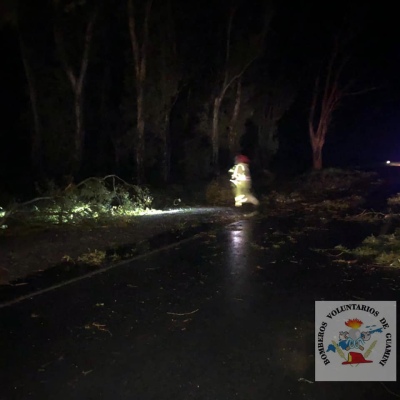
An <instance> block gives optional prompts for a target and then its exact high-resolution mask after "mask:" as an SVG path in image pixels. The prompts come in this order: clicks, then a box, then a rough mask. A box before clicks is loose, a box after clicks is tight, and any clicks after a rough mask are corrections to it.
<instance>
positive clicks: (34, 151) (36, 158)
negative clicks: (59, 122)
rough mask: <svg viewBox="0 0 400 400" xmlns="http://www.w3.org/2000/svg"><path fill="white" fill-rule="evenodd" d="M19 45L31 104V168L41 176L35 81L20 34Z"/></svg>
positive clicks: (41, 141)
mask: <svg viewBox="0 0 400 400" xmlns="http://www.w3.org/2000/svg"><path fill="white" fill-rule="evenodd" d="M19 44H20V50H21V57H22V62H23V65H24V70H25V76H26V80H27V83H28V90H29V100H30V103H31V110H32V116H33V130H32V140H31V160H32V166H33V168H34V170H36V171H37V172H38V173H39V174H41V173H42V172H43V164H42V162H43V158H42V156H43V154H42V151H43V149H42V144H43V139H42V127H41V123H40V117H39V107H38V101H37V92H36V85H35V79H34V76H33V71H32V69H31V67H30V64H29V59H28V51H27V49H26V46H25V43H24V42H23V39H22V36H21V33H20V34H19Z"/></svg>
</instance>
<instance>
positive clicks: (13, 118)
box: [0, 1, 400, 181]
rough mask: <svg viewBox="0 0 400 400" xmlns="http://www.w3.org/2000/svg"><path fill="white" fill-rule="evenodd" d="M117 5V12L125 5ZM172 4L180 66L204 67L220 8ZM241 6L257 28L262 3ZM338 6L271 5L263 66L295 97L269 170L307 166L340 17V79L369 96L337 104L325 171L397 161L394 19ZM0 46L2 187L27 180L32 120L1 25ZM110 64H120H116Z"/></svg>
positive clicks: (382, 10) (398, 49)
mask: <svg viewBox="0 0 400 400" xmlns="http://www.w3.org/2000/svg"><path fill="white" fill-rule="evenodd" d="M156 2H157V1H155V3H156ZM117 3H118V4H119V6H120V7H121V4H122V3H123V2H116V4H117ZM173 4H174V10H175V18H176V20H177V21H178V22H179V26H180V31H179V32H180V35H181V37H180V39H179V40H180V45H181V46H182V48H183V49H184V50H185V51H186V54H187V58H186V60H190V63H193V64H199V63H202V62H205V60H207V58H208V57H211V56H212V51H210V50H209V47H208V44H209V43H210V41H212V40H213V37H215V34H216V32H218V31H220V30H221V29H223V27H224V22H220V21H219V19H220V16H221V10H223V9H224V7H223V5H222V4H224V2H212V1H196V2H193V3H190V4H189V2H184V1H175V2H173ZM246 4H247V5H242V8H241V10H242V16H243V19H242V23H243V24H257V22H258V16H259V12H260V6H262V5H263V2H262V1H258V2H256V1H254V2H247V3H246ZM343 4H345V5H343ZM343 4H339V3H337V2H330V3H326V2H321V3H320V5H319V6H315V5H314V4H311V2H308V3H307V4H304V2H299V1H280V2H277V4H276V5H275V14H274V17H273V19H272V22H271V26H270V31H269V33H268V36H267V41H266V46H265V47H266V48H265V54H264V55H263V57H265V58H266V59H268V60H269V64H270V65H271V67H270V68H271V71H273V72H274V73H276V74H279V72H281V71H284V75H285V76H286V79H287V80H288V81H289V82H290V83H291V84H293V86H294V87H296V88H297V94H296V98H295V101H294V103H293V105H292V106H291V108H290V109H289V111H288V112H287V113H286V114H285V115H284V117H283V118H282V120H281V121H280V122H279V125H278V129H279V140H280V150H279V152H278V154H277V155H276V157H275V158H274V160H273V162H272V166H271V168H280V167H282V166H290V168H291V169H293V170H296V169H298V170H299V172H300V171H302V170H304V169H305V168H309V167H310V166H311V150H310V144H309V139H308V131H307V123H308V121H307V117H308V112H309V107H310V101H311V93H312V83H313V80H314V79H315V78H314V76H315V71H317V70H318V65H319V63H320V62H321V60H323V59H325V58H326V57H327V56H328V55H329V49H330V43H331V42H330V39H329V38H330V37H331V33H332V32H335V30H336V29H338V25H339V21H341V18H342V16H344V15H346V16H348V20H349V21H351V22H350V23H349V24H348V26H351V27H352V28H354V31H355V32H357V34H356V39H355V40H354V43H353V44H352V45H351V47H350V49H351V56H352V57H351V60H350V64H349V65H350V66H349V69H348V71H347V72H346V73H348V74H349V76H351V77H356V78H357V79H356V81H355V83H354V89H355V90H363V89H366V88H375V89H374V90H371V91H370V92H366V93H364V94H361V95H357V96H350V97H347V98H345V99H344V100H343V102H342V104H341V106H340V109H339V110H337V111H336V112H335V114H334V118H333V122H332V126H331V128H330V130H329V132H328V135H327V141H326V144H325V147H324V164H325V166H336V165H348V164H350V165H357V164H365V163H368V162H371V161H373V162H374V161H384V160H386V159H393V160H394V159H398V160H399V159H400V140H399V130H400V117H399V112H398V110H400V81H399V71H400V68H399V67H400V59H399V54H400V41H399V34H398V32H397V31H398V28H397V26H398V23H397V21H396V18H397V17H396V12H395V11H394V9H393V8H392V7H389V6H386V7H385V3H382V2H379V3H376V4H375V5H365V4H362V5H359V6H352V5H351V3H350V2H347V3H343ZM0 12H3V13H4V10H0ZM123 22H125V21H123ZM117 26H118V27H119V29H120V30H122V31H123V30H127V27H126V26H123V24H121V23H120V22H119V23H118V25H117ZM39 29H40V28H39ZM43 29H45V28H43ZM189 30H190V34H189V33H188V32H189ZM121 43H122V41H119V42H118V41H116V42H115V43H113V44H112V46H113V47H114V46H115V47H116V48H115V49H113V51H114V53H115V54H123V53H124V51H126V49H125V50H122V49H121V50H120V51H119V49H118V46H120V45H121ZM0 46H1V48H2V50H3V57H2V62H1V63H0V84H1V92H0V96H1V104H2V107H1V125H2V128H1V133H0V140H1V148H0V158H1V161H0V166H1V170H2V173H1V176H2V179H3V180H4V179H6V180H14V179H15V180H22V181H24V180H27V179H28V177H29V168H30V167H29V145H30V142H29V136H30V133H29V126H30V118H31V117H30V114H29V98H28V95H27V87H26V79H25V77H24V72H23V67H22V63H21V58H20V52H19V47H18V38H17V35H16V33H15V29H13V28H12V27H9V26H7V25H5V24H3V26H2V29H1V30H0ZM128 50H129V48H128ZM115 63H116V64H118V60H117V59H116V60H115ZM313 74H314V75H313Z"/></svg>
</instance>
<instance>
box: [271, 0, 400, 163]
mask: <svg viewBox="0 0 400 400" xmlns="http://www.w3.org/2000/svg"><path fill="white" fill-rule="evenodd" d="M280 4H281V7H280V12H279V17H278V18H276V19H275V25H274V27H275V29H276V31H277V32H279V33H277V36H279V37H281V38H283V40H284V41H285V42H286V43H285V45H283V46H282V51H283V53H286V51H288V54H287V56H288V57H289V58H291V57H292V58H293V64H294V65H299V64H301V63H302V62H303V61H304V60H305V59H307V60H308V59H310V58H309V57H310V55H311V56H312V55H313V54H314V55H315V57H316V58H317V59H318V58H319V57H320V56H321V55H323V54H324V52H325V51H327V50H328V49H329V47H328V45H327V40H326V38H327V37H329V32H330V30H331V29H334V28H335V27H336V26H337V21H338V20H339V18H338V17H339V16H341V15H344V14H347V15H349V16H350V20H351V21H353V22H352V23H351V24H350V26H352V27H354V29H358V30H359V33H358V36H357V39H356V40H355V42H354V45H353V47H352V48H351V55H352V59H351V62H350V69H349V74H350V75H351V76H354V77H356V78H357V80H356V82H355V85H354V88H355V90H362V89H364V88H374V87H376V88H377V89H376V90H373V91H371V92H368V93H365V94H362V95H359V96H350V97H347V98H345V99H344V101H343V102H342V104H341V108H340V109H339V110H337V112H336V113H335V114H334V120H333V125H332V127H331V130H330V132H329V133H328V136H327V142H326V145H325V149H324V155H325V162H327V163H331V164H334V163H337V162H338V161H339V159H341V160H342V161H343V163H346V162H351V163H356V164H358V163H365V162H368V160H374V161H378V160H381V159H386V158H388V159H395V158H398V159H400V135H399V129H400V118H399V109H400V80H399V67H400V57H399V54H400V45H399V43H400V40H399V38H400V36H399V34H398V28H397V26H398V23H397V21H396V18H397V17H396V13H395V12H394V10H393V8H392V7H385V3H379V4H377V3H376V4H375V5H373V6H371V5H368V4H367V5H365V4H364V5H360V3H359V5H358V6H352V3H351V2H348V3H347V6H346V7H341V6H340V4H338V3H337V2H331V3H330V4H329V3H326V2H323V3H321V6H320V7H319V9H318V8H315V6H314V5H311V4H310V3H309V4H308V5H304V3H303V2H286V3H285V2H283V3H280ZM278 40H279V39H278ZM311 58H312V57H311ZM309 104H310V86H309V85H306V86H305V88H304V91H303V92H302V93H301V94H300V95H299V97H298V98H297V101H296V103H295V105H294V107H293V108H292V109H291V111H290V112H289V113H288V114H287V115H286V116H285V118H284V119H283V121H282V123H281V126H280V128H281V129H280V131H281V134H282V136H283V137H284V138H287V141H288V142H289V144H288V146H289V147H290V152H289V154H291V155H292V156H294V154H297V153H299V149H301V148H303V146H304V149H305V152H304V157H303V155H300V154H299V155H298V156H299V159H306V161H307V162H309V157H310V154H308V153H307V146H308V143H307V139H306V137H307V134H308V132H307V125H306V124H307V120H306V116H307V113H308V108H309ZM299 131H300V132H301V133H300V136H301V137H302V139H303V140H297V141H296V138H299V136H298V135H299ZM299 142H300V143H301V145H300V143H299ZM286 155H287V154H285V156H286Z"/></svg>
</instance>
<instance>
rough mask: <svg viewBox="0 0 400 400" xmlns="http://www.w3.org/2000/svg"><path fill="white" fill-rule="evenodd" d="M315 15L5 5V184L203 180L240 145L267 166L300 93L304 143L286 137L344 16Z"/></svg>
mask: <svg viewBox="0 0 400 400" xmlns="http://www.w3.org/2000/svg"><path fill="white" fill-rule="evenodd" d="M7 3H9V4H7ZM321 10H322V9H321ZM341 11H342V10H340V12H341ZM314 12H316V11H315V9H313V8H312V7H308V8H307V7H306V6H301V7H300V6H298V7H297V8H296V7H294V10H292V13H290V12H289V11H287V12H286V13H285V7H284V6H283V5H282V3H279V5H278V6H276V5H274V4H273V2H269V1H255V0H254V1H252V2H249V1H240V0H230V1H226V0H215V1H206V0H204V1H197V2H185V1H183V0H182V1H181V0H165V1H160V0H146V1H145V0H140V1H139V0H104V1H95V0H42V1H35V2H32V1H31V0H19V1H18V2H16V1H9V2H7V1H5V2H4V4H3V9H1V23H2V31H1V33H2V35H1V39H2V41H3V48H4V49H5V50H4V51H5V53H6V54H9V60H8V62H7V63H6V64H5V65H6V66H4V65H3V71H2V74H1V78H2V85H3V88H6V90H5V91H4V90H3V92H4V93H6V95H4V93H3V96H4V97H3V101H4V100H5V99H6V98H7V100H8V101H7V104H5V106H4V109H3V111H5V112H6V114H7V115H6V117H5V121H6V122H7V126H5V128H4V129H3V130H2V133H1V137H2V139H1V140H2V142H3V143H4V145H3V146H2V149H1V154H0V156H1V167H2V169H1V170H2V174H1V175H2V176H1V178H2V182H3V185H5V186H7V185H6V183H5V182H7V180H8V181H18V182H21V176H22V177H24V179H22V181H23V182H24V183H32V182H34V181H36V180H42V179H54V180H56V181H60V180H62V179H65V178H64V177H66V176H70V177H74V179H75V180H79V179H82V178H84V177H86V176H90V175H96V176H99V175H104V174H109V173H115V174H118V175H120V176H121V177H124V178H127V179H130V180H133V181H134V182H136V183H160V182H164V183H168V182H174V181H185V180H186V181H187V180H189V179H193V178H196V179H208V178H210V177H211V176H213V175H215V174H216V173H218V171H219V170H224V169H226V168H227V167H230V166H231V163H232V160H233V157H234V155H235V153H237V152H238V151H243V152H245V153H246V154H247V155H248V156H249V157H250V158H251V159H252V163H253V164H252V165H253V167H254V168H258V169H259V170H262V169H266V168H269V167H270V164H271V162H272V160H274V156H275V155H276V154H277V151H278V149H279V145H280V142H281V143H283V142H284V141H285V139H284V140H283V141H282V140H279V139H280V137H279V135H278V127H279V124H280V122H281V121H282V120H283V118H284V117H285V116H286V115H287V114H288V113H290V112H291V110H292V108H291V107H292V106H293V104H294V103H295V102H296V101H299V99H301V102H302V103H301V107H300V110H301V111H300V113H302V116H301V117H302V120H301V122H300V123H299V125H298V127H299V128H298V130H299V131H301V135H302V137H301V138H300V134H299V136H298V138H292V139H290V140H291V146H294V147H295V148H296V149H297V150H298V149H305V148H306V147H307V146H309V144H307V140H308V139H307V135H308V133H307V115H308V112H309V107H310V102H311V93H312V85H313V82H314V80H315V76H316V74H317V72H318V71H320V69H321V65H322V63H323V62H324V61H326V60H327V59H328V56H329V54H330V38H331V36H332V33H333V31H334V29H335V27H336V26H337V23H336V22H337V21H338V20H340V16H339V15H340V12H339V11H335V13H336V14H335V13H333V14H332V15H333V17H332V15H331V17H330V18H326V19H324V18H322V19H320V20H319V21H318V24H317V25H316V24H313V25H312V26H311V27H310V25H309V24H308V23H305V22H304V21H312V20H313V18H312V15H313V13H314ZM317 12H319V11H318V10H317ZM320 15H323V11H321V14H320ZM332 21H333V22H332ZM316 29H317V30H318V35H317V36H316V35H315V32H316ZM300 44H302V45H300ZM286 140H287V139H286ZM307 157H308V156H307ZM309 161H310V163H311V150H310V155H309Z"/></svg>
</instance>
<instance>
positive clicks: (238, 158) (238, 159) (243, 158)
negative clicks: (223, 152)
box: [235, 154, 250, 164]
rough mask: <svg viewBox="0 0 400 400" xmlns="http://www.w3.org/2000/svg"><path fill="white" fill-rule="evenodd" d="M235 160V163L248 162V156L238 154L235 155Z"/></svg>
mask: <svg viewBox="0 0 400 400" xmlns="http://www.w3.org/2000/svg"><path fill="white" fill-rule="evenodd" d="M235 161H236V163H237V164H239V163H243V164H248V163H249V162H250V160H249V159H248V157H246V156H245V155H243V154H239V155H238V156H236V159H235Z"/></svg>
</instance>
